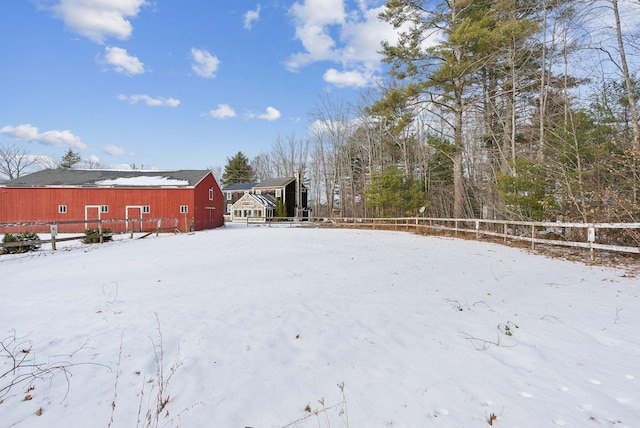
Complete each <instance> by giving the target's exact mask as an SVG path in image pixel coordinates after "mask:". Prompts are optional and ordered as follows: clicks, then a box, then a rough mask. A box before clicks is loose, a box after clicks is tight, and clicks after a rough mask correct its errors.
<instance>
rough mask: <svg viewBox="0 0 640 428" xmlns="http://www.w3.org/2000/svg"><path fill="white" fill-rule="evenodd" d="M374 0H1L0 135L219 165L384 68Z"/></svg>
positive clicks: (298, 129) (299, 130) (152, 163)
mask: <svg viewBox="0 0 640 428" xmlns="http://www.w3.org/2000/svg"><path fill="white" fill-rule="evenodd" d="M383 4H384V1H377V0H354V1H347V0H298V1H261V2H256V1H242V0H241V1H217V0H188V1H177V0H146V1H145V0H11V1H2V2H0V22H1V26H0V28H2V35H1V36H0V55H1V56H2V58H3V66H2V67H0V100H1V102H0V143H4V144H17V145H20V146H24V147H26V148H27V149H28V150H29V152H30V153H31V154H32V155H39V156H48V157H51V158H54V159H56V158H60V157H61V156H62V155H63V154H64V153H65V152H66V150H67V149H68V148H71V149H73V150H74V151H76V152H78V153H79V154H80V155H81V156H82V158H83V159H93V160H94V161H99V162H100V163H101V164H102V165H104V166H110V167H121V166H123V165H130V164H135V165H137V166H138V167H141V166H144V168H145V169H146V168H160V169H173V168H179V169H189V168H194V169H200V168H207V167H224V165H225V164H226V160H227V158H228V157H231V156H233V155H234V154H235V153H237V152H238V151H242V152H244V153H245V154H246V155H247V156H248V157H250V158H251V157H253V156H255V155H257V154H259V153H260V152H267V151H269V148H270V146H271V144H272V143H273V142H274V141H275V139H276V138H277V137H278V136H286V135H290V134H294V133H295V135H296V136H299V137H304V136H306V132H307V131H306V130H307V128H308V126H309V124H310V122H309V117H308V113H309V112H310V111H311V110H312V109H313V107H314V105H316V104H317V103H318V97H319V96H320V95H321V94H323V93H330V94H331V96H332V97H337V98H339V99H344V100H350V99H354V100H355V99H356V98H357V96H358V93H359V91H361V90H363V89H366V88H368V87H371V86H373V85H374V84H375V80H376V78H379V77H380V76H381V75H382V73H383V68H382V64H381V63H380V55H379V54H378V53H377V51H378V50H379V49H380V41H381V40H382V39H391V38H393V31H392V30H391V28H390V27H389V26H388V25H387V24H384V23H381V22H380V21H379V20H378V19H377V15H378V13H379V12H380V11H381V8H382V6H383Z"/></svg>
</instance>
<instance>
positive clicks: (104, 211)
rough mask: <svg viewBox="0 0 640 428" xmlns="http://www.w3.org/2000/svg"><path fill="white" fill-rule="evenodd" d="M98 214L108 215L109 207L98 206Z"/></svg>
mask: <svg viewBox="0 0 640 428" xmlns="http://www.w3.org/2000/svg"><path fill="white" fill-rule="evenodd" d="M100 212H101V213H108V212H109V205H100Z"/></svg>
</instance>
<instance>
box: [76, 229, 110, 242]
mask: <svg viewBox="0 0 640 428" xmlns="http://www.w3.org/2000/svg"><path fill="white" fill-rule="evenodd" d="M84 234H85V237H84V239H83V240H82V242H84V243H85V244H97V243H99V242H100V229H86V230H85V231H84ZM111 239H112V236H111V229H102V242H107V241H111Z"/></svg>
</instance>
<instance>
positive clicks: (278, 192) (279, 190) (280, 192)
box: [276, 189, 282, 198]
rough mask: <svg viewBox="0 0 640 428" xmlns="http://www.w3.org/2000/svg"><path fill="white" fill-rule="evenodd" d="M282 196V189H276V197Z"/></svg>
mask: <svg viewBox="0 0 640 428" xmlns="http://www.w3.org/2000/svg"><path fill="white" fill-rule="evenodd" d="M281 197H282V189H276V198H281Z"/></svg>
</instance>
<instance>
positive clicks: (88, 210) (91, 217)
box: [84, 205, 100, 229]
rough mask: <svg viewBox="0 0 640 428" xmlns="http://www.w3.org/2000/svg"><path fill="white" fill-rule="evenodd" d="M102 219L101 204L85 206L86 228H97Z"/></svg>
mask: <svg viewBox="0 0 640 428" xmlns="http://www.w3.org/2000/svg"><path fill="white" fill-rule="evenodd" d="M97 220H100V205H85V207H84V221H85V224H84V228H85V229H97V228H98V222H97Z"/></svg>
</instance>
